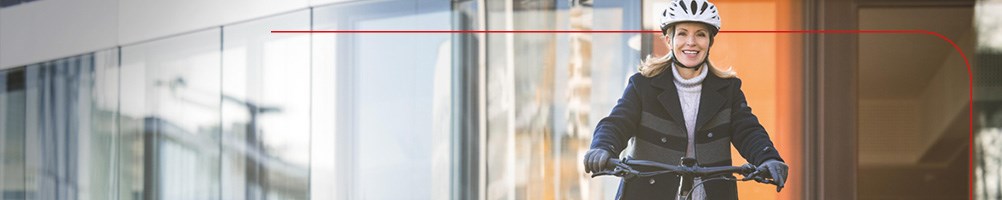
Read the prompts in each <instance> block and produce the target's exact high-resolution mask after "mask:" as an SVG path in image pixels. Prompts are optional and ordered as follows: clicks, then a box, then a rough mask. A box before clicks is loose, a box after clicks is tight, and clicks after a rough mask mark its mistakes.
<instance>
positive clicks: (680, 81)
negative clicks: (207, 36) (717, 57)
mask: <svg viewBox="0 0 1002 200" xmlns="http://www.w3.org/2000/svg"><path fill="white" fill-rule="evenodd" d="M708 67H709V66H707V65H706V64H703V70H701V71H700V72H699V75H697V76H696V77H693V78H691V79H684V78H682V75H679V74H678V69H677V68H676V67H675V64H674V63H673V64H672V66H671V73H672V75H675V84H677V85H679V86H682V87H694V86H698V85H700V84H702V83H703V79H706V73H707V72H706V71H710V69H709V68H708Z"/></svg>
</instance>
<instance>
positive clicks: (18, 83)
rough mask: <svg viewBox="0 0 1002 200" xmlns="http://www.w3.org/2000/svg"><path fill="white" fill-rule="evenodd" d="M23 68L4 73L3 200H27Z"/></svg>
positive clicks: (0, 88) (0, 100) (0, 91)
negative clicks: (25, 198) (24, 199)
mask: <svg viewBox="0 0 1002 200" xmlns="http://www.w3.org/2000/svg"><path fill="white" fill-rule="evenodd" d="M24 76H25V71H24V69H23V68H19V69H8V70H3V71H0V129H2V130H0V133H2V134H0V156H2V157H3V162H2V163H0V192H2V194H0V195H3V196H2V198H3V199H23V198H24V197H25V185H24V174H25V169H24V167H25V159H24V148H25V145H24V133H25V129H24V128H25V127H24V123H25V121H24V119H25V113H24V112H25V110H24V107H25V90H24V86H25V85H24V84H25V82H24V78H25V77H24Z"/></svg>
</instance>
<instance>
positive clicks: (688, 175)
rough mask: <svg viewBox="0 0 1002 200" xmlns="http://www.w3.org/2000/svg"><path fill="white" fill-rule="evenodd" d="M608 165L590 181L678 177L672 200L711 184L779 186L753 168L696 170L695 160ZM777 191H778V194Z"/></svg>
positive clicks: (611, 161)
mask: <svg viewBox="0 0 1002 200" xmlns="http://www.w3.org/2000/svg"><path fill="white" fill-rule="evenodd" d="M608 162H609V164H611V166H614V167H615V168H613V169H612V170H608V169H606V170H603V171H599V172H594V173H592V175H591V177H592V178H594V177H597V176H606V175H609V176H617V177H621V178H623V179H626V180H630V179H633V178H638V177H640V178H644V177H651V176H656V175H661V174H676V175H679V176H681V179H680V180H679V181H680V183H679V189H678V193H677V194H676V195H675V199H682V200H685V199H692V196H691V194H692V192H693V190H695V188H696V187H699V186H700V185H702V184H703V183H706V182H709V181H714V180H724V181H751V180H754V181H755V182H759V183H763V184H772V185H776V187H777V188H778V189H782V188H779V185H778V184H777V183H776V182H775V181H774V180H772V179H770V178H766V177H764V176H763V175H765V174H764V173H769V172H768V171H764V172H763V171H759V170H758V169H757V168H756V167H755V166H753V165H752V164H744V165H742V166H720V167H698V166H696V159H695V158H682V163H681V164H682V165H669V164H664V163H660V162H655V161H648V160H634V159H629V158H627V159H624V160H622V161H621V160H619V159H615V158H610V159H609V161H608ZM633 166H643V167H652V168H660V169H663V170H656V171H649V172H641V171H638V170H635V169H633ZM735 173H736V174H740V175H741V176H742V178H741V179H738V178H735V177H733V176H728V175H731V174H735ZM696 177H699V178H700V179H702V181H700V182H699V183H698V184H695V185H693V184H692V183H693V180H694V179H695V178H696ZM777 191H778V190H777Z"/></svg>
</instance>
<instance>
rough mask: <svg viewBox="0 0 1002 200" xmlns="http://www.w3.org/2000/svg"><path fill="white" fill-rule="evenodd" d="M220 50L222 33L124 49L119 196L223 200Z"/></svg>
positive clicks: (186, 37) (194, 35)
mask: <svg viewBox="0 0 1002 200" xmlns="http://www.w3.org/2000/svg"><path fill="white" fill-rule="evenodd" d="M219 49H220V30H219V29H211V30H206V31H200V32H195V33H190V34H185V35H181V36H176V37H171V38H168V39H163V40H157V41H151V42H146V43H142V44H137V45H132V46H125V47H122V50H121V51H122V53H121V55H122V58H121V59H122V65H121V73H122V74H121V96H122V98H121V119H120V120H121V123H120V130H121V132H122V135H121V137H122V138H121V140H120V142H121V145H122V152H120V154H119V155H120V156H121V157H120V159H121V162H120V167H121V170H120V171H119V172H120V175H119V177H120V184H119V186H121V187H122V188H119V191H120V192H121V193H120V195H119V197H120V198H123V199H139V198H143V199H154V198H155V199H207V198H208V199H215V198H219V194H220V189H219V177H220V176H219V170H220V168H219V158H220V156H219V151H220V139H219V133H220V125H219V121H220V115H219V111H220V98H221V97H220V57H221V55H220V51H219Z"/></svg>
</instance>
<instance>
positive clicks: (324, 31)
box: [271, 30, 933, 34]
mask: <svg viewBox="0 0 1002 200" xmlns="http://www.w3.org/2000/svg"><path fill="white" fill-rule="evenodd" d="M720 32H721V33H836V34H838V33H844V34H850V33H851V34H857V33H921V34H932V33H933V32H931V31H927V30H732V31H720ZM271 33H341V34H345V33H661V31H657V30H315V31H311V30H273V31H271Z"/></svg>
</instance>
